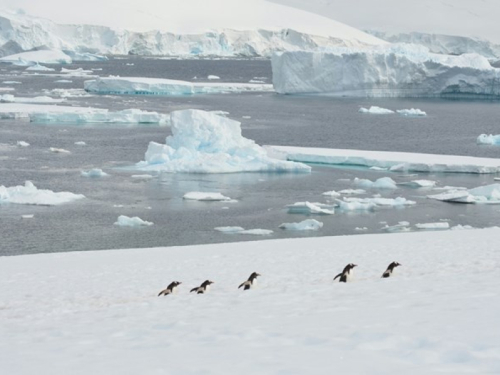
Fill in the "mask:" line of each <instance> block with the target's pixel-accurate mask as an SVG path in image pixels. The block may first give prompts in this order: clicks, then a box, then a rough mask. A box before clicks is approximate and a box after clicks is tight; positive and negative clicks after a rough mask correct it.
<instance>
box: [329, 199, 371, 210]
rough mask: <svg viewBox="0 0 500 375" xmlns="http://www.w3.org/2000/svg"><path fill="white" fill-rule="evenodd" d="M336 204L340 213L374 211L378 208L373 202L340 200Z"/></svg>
mask: <svg viewBox="0 0 500 375" xmlns="http://www.w3.org/2000/svg"><path fill="white" fill-rule="evenodd" d="M336 202H337V205H338V208H339V210H340V211H372V210H374V209H375V207H377V205H376V204H375V203H373V202H369V201H361V200H340V199H338V200H337V201H336Z"/></svg>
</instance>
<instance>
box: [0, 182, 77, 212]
mask: <svg viewBox="0 0 500 375" xmlns="http://www.w3.org/2000/svg"><path fill="white" fill-rule="evenodd" d="M82 198H85V196H83V195H81V194H73V193H70V192H65V191H63V192H59V193H56V192H53V191H52V190H45V189H38V188H37V187H36V186H35V185H34V184H33V183H32V182H31V181H26V182H25V183H24V186H23V185H18V186H13V187H5V186H3V185H2V186H0V203H16V204H33V205H40V206H57V205H60V204H64V203H69V202H72V201H75V200H78V199H82Z"/></svg>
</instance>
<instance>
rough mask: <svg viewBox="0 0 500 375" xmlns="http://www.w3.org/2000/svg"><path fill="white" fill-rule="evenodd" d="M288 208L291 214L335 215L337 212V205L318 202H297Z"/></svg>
mask: <svg viewBox="0 0 500 375" xmlns="http://www.w3.org/2000/svg"><path fill="white" fill-rule="evenodd" d="M286 208H287V209H288V213H290V214H306V215H312V214H317V215H333V214H334V213H335V205H331V204H324V203H318V202H316V203H311V202H307V201H306V202H296V203H294V204H289V205H288V206H286Z"/></svg>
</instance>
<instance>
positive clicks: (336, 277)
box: [333, 273, 342, 281]
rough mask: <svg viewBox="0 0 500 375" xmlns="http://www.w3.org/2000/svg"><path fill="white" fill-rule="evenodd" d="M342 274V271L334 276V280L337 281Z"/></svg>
mask: <svg viewBox="0 0 500 375" xmlns="http://www.w3.org/2000/svg"><path fill="white" fill-rule="evenodd" d="M340 276H342V273H339V274H338V275H337V276H335V277H334V278H333V281H335V280H336V279H338V278H339V277H340Z"/></svg>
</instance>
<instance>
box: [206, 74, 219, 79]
mask: <svg viewBox="0 0 500 375" xmlns="http://www.w3.org/2000/svg"><path fill="white" fill-rule="evenodd" d="M207 78H208V79H220V77H219V76H216V75H213V74H210V75H209V76H208V77H207Z"/></svg>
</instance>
